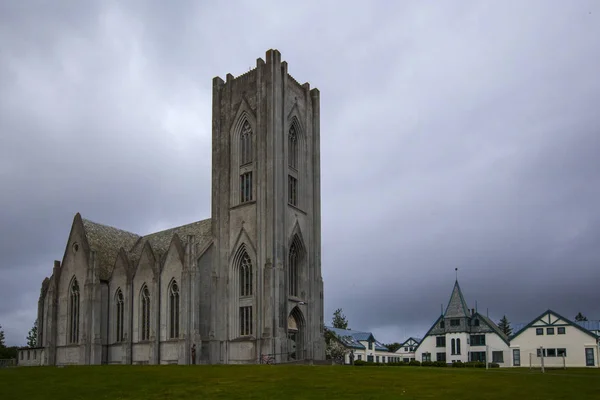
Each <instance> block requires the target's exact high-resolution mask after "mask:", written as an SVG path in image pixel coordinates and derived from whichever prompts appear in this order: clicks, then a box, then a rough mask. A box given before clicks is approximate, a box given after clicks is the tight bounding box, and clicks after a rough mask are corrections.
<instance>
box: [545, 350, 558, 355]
mask: <svg viewBox="0 0 600 400" xmlns="http://www.w3.org/2000/svg"><path fill="white" fill-rule="evenodd" d="M546 354H547V355H548V357H556V349H548V350H547V353H546Z"/></svg>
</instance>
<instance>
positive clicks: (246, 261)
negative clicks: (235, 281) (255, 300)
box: [240, 252, 252, 296]
mask: <svg viewBox="0 0 600 400" xmlns="http://www.w3.org/2000/svg"><path fill="white" fill-rule="evenodd" d="M240 296H252V261H250V257H249V256H248V253H246V252H244V255H243V256H242V259H241V260H240Z"/></svg>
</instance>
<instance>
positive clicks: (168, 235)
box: [129, 218, 212, 262]
mask: <svg viewBox="0 0 600 400" xmlns="http://www.w3.org/2000/svg"><path fill="white" fill-rule="evenodd" d="M211 227H212V226H211V219H210V218H208V219H203V220H201V221H196V222H192V223H191V224H186V225H182V226H177V227H175V228H171V229H166V230H164V231H160V232H156V233H151V234H149V235H146V236H143V237H141V238H140V239H139V240H138V241H137V242H136V244H135V245H134V246H133V247H132V248H131V250H130V251H129V257H130V258H131V260H132V261H134V262H137V260H139V258H140V256H141V254H142V249H143V248H144V245H145V243H146V242H148V243H149V244H150V246H151V247H152V250H154V251H155V252H156V253H157V254H158V255H159V256H162V255H164V254H165V253H166V252H167V251H168V250H169V246H170V245H171V240H173V236H174V235H175V234H177V235H178V236H179V238H180V239H181V240H182V241H183V240H185V237H186V236H187V235H194V236H195V237H196V241H197V242H199V243H200V245H201V246H202V245H203V244H205V243H206V242H207V241H208V240H211V239H212V230H211Z"/></svg>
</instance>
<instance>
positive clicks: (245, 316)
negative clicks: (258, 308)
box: [240, 306, 252, 336]
mask: <svg viewBox="0 0 600 400" xmlns="http://www.w3.org/2000/svg"><path fill="white" fill-rule="evenodd" d="M240 335H241V336H248V335H252V307H251V306H246V307H240Z"/></svg>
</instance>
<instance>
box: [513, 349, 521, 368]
mask: <svg viewBox="0 0 600 400" xmlns="http://www.w3.org/2000/svg"><path fill="white" fill-rule="evenodd" d="M513 365H514V366H515V367H520V366H521V350H520V349H513Z"/></svg>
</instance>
